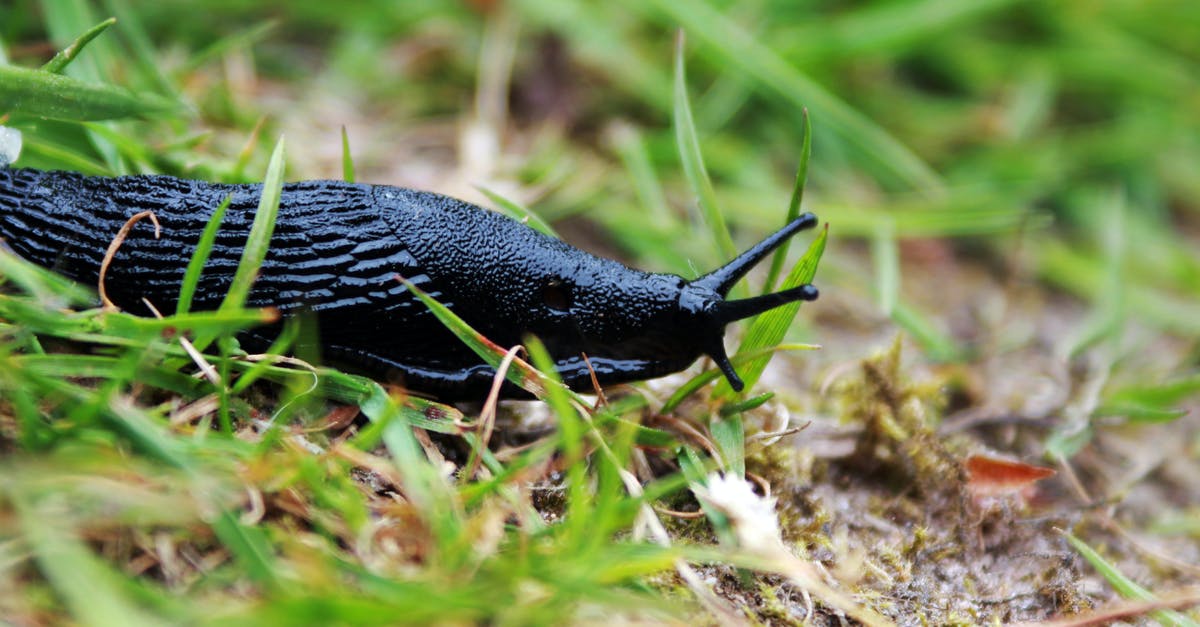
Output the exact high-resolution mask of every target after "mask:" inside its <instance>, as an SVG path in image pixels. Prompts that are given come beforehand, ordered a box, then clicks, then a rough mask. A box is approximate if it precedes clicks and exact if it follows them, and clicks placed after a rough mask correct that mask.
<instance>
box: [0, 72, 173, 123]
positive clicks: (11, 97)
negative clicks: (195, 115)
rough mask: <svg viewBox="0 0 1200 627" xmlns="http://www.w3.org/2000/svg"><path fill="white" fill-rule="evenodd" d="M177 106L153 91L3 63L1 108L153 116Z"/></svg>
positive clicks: (42, 113)
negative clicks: (127, 89) (137, 91)
mask: <svg viewBox="0 0 1200 627" xmlns="http://www.w3.org/2000/svg"><path fill="white" fill-rule="evenodd" d="M175 109H176V107H175V105H173V104H172V103H171V102H169V101H167V100H164V99H163V98H161V97H159V96H156V95H153V94H134V93H131V92H129V91H126V90H124V89H120V88H118V87H113V86H110V85H99V84H95V83H85V82H83V81H80V80H76V79H74V78H71V77H68V76H63V75H61V74H51V73H49V72H42V71H39V70H30V69H26V68H20V67H14V66H11V65H5V66H0V111H7V112H11V113H24V114H27V115H32V116H37V117H43V118H52V119H59V120H74V121H83V120H112V119H118V118H131V117H151V116H155V115H161V114H166V113H170V112H172V111H174V110H175Z"/></svg>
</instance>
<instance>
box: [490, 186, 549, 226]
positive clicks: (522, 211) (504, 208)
mask: <svg viewBox="0 0 1200 627" xmlns="http://www.w3.org/2000/svg"><path fill="white" fill-rule="evenodd" d="M476 189H478V190H479V191H480V193H482V194H483V195H484V196H487V197H488V199H489V200H491V201H492V202H493V203H495V204H496V208H497V209H499V210H500V213H503V214H504V215H506V216H508V217H510V218H512V219H514V220H516V221H517V222H520V223H522V224H525V225H527V226H529V227H530V228H532V229H533V230H535V231H540V232H542V233H545V234H546V235H549V236H551V237H558V234H557V233H555V232H554V227H552V226H550V224H549V223H547V222H546V221H545V220H543V219H542V218H541V216H539V215H538V214H537V213H535V212H534V211H533V210H532V209H530V208H529V207H526V206H525V205H522V204H521V203H518V202H516V201H515V200H509V199H508V198H505V197H504V196H501V195H500V194H498V193H496V192H494V191H492V190H490V189H488V188H486V187H482V186H477V187H476Z"/></svg>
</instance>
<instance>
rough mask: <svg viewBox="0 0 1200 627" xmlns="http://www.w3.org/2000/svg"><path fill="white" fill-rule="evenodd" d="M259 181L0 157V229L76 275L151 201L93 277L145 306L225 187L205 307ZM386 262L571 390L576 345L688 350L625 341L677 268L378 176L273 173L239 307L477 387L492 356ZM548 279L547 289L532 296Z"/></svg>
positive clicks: (225, 270) (178, 272)
mask: <svg viewBox="0 0 1200 627" xmlns="http://www.w3.org/2000/svg"><path fill="white" fill-rule="evenodd" d="M260 191H261V186H260V185H220V184H211V183H205V182H200V181H190V180H183V179H177V178H174V177H168V176H127V177H117V178H105V177H88V176H83V175H79V174H74V173H68V172H42V171H36V170H28V169H0V237H3V239H4V240H5V241H6V242H7V244H8V246H9V247H10V248H11V249H12V250H14V251H15V252H16V253H18V254H19V255H21V256H22V257H24V258H25V259H27V260H29V261H32V262H34V263H37V264H39V265H42V266H45V267H48V268H52V269H54V270H56V271H58V272H60V273H62V274H64V275H66V276H68V277H71V278H73V279H75V280H78V281H80V282H82V283H85V284H89V285H93V286H94V285H96V282H97V280H98V271H99V267H100V264H101V260H102V259H103V256H104V251H105V250H106V248H107V247H108V245H109V243H110V242H111V241H112V239H113V237H114V236H115V235H116V233H117V231H118V230H119V229H120V228H121V226H122V225H124V224H125V222H126V221H127V220H128V219H129V217H130V216H132V215H133V214H135V213H137V212H140V211H146V210H151V211H153V212H154V213H155V215H156V216H157V218H158V221H159V222H160V224H161V225H162V237H161V239H155V238H154V236H153V227H152V225H151V224H150V223H149V222H143V223H139V224H138V225H137V226H135V227H134V228H133V230H132V231H131V232H130V234H129V236H128V238H127V239H126V240H125V241H124V243H123V244H122V245H121V248H120V250H119V251H118V253H117V254H116V256H115V258H114V259H113V261H112V264H111V265H110V267H109V270H108V273H107V278H106V281H105V284H106V287H107V291H108V294H109V297H110V298H111V299H112V300H113V301H114V302H115V303H116V304H117V305H118V306H120V307H121V308H123V309H126V310H129V311H131V312H135V313H146V308H145V307H144V305H143V304H142V302H141V301H142V299H143V298H145V299H147V300H149V301H150V302H151V303H152V304H153V305H154V306H155V307H156V308H158V309H159V310H160V311H164V312H171V311H173V310H174V308H175V306H176V302H177V299H178V295H179V290H180V286H181V284H182V280H183V274H184V271H185V268H186V266H187V262H188V260H189V259H190V258H191V256H192V254H193V252H194V251H195V249H196V242H197V241H198V240H199V238H200V235H201V232H202V231H203V229H204V228H205V226H206V225H207V222H208V219H209V217H210V216H211V215H212V213H213V210H214V209H215V208H216V207H217V206H218V204H219V203H221V201H222V200H223V199H224V198H225V197H226V196H231V197H232V201H231V204H230V206H229V209H228V211H227V212H226V215H225V218H224V221H223V222H222V225H221V228H220V230H219V232H218V236H217V241H216V245H215V247H214V249H213V251H212V253H211V256H210V258H209V260H208V262H207V264H206V265H205V267H204V272H203V274H202V278H201V280H200V285H199V288H198V290H197V293H196V297H195V300H194V305H193V308H194V309H197V310H203V309H214V308H216V307H217V306H218V305H219V304H220V302H221V300H222V299H223V297H224V295H225V293H226V291H227V290H228V288H229V284H230V281H231V280H232V277H233V275H234V272H235V269H236V268H237V264H238V262H239V260H240V258H241V254H242V247H243V245H244V244H245V242H246V238H247V236H248V234H249V230H250V226H251V224H252V222H253V218H254V212H255V210H256V208H257V204H258V200H259V194H260ZM397 275H400V276H403V277H405V278H407V279H408V280H409V281H411V282H413V283H414V284H415V285H417V286H418V287H420V288H421V289H423V290H426V291H427V292H429V293H430V294H431V295H432V296H433V297H434V298H437V299H438V300H440V301H441V302H443V303H444V304H446V305H448V306H450V307H451V308H452V309H453V310H454V311H455V312H456V313H457V314H458V315H459V316H461V317H463V318H464V319H466V320H467V321H468V322H469V323H470V324H472V326H474V327H476V328H477V329H478V330H480V331H481V332H483V333H485V334H486V335H488V336H489V337H490V338H491V339H493V340H494V341H496V342H498V343H500V344H502V345H506V346H508V345H513V344H516V343H519V342H520V341H521V340H522V339H523V337H524V336H525V334H526V333H530V332H532V333H536V334H537V335H539V336H541V337H543V339H544V340H545V341H546V342H547V344H548V346H549V347H550V348H551V350H552V354H554V355H555V356H556V357H557V358H558V359H559V366H560V371H561V372H562V375H563V377H564V379H565V380H566V381H567V383H568V384H571V385H574V386H576V387H587V386H589V385H590V378H589V376H588V373H587V369H586V366H585V365H584V363H583V362H582V359H581V357H580V356H579V353H580V352H582V351H588V352H590V353H592V354H593V355H595V357H594V359H593V362H592V363H593V366H594V367H595V369H596V370H597V373H598V374H599V376H600V380H601V381H602V382H617V381H628V380H633V379H641V378H647V377H652V376H657V375H661V374H666V373H668V372H672V371H674V370H678V369H680V368H683V367H685V366H686V365H687V364H688V363H690V362H691V361H693V360H694V359H695V358H696V356H698V354H699V349H698V348H689V347H680V346H677V344H678V341H677V340H676V339H673V338H655V337H653V336H651V337H644V338H638V337H635V336H637V335H638V333H639V329H640V327H642V326H644V324H643V323H644V321H645V320H646V319H647V318H654V317H659V318H662V317H669V316H670V315H671V312H670V311H669V309H670V307H671V306H672V305H673V300H674V299H677V297H678V294H677V293H678V286H679V284H680V283H681V282H682V279H679V277H675V276H672V275H655V274H648V273H644V272H640V271H636V270H632V269H630V268H627V267H625V266H623V265H621V264H619V263H617V262H615V261H612V260H608V259H601V258H597V257H594V256H592V255H588V254H586V253H583V252H582V251H579V250H577V249H575V248H572V247H571V246H569V245H567V244H565V243H563V242H561V241H559V240H556V239H554V238H550V237H547V236H544V235H542V234H540V233H538V232H536V231H533V230H532V229H529V228H527V227H525V226H523V225H521V224H519V223H517V222H515V221H513V220H511V219H508V218H506V217H504V216H500V215H498V214H495V213H492V212H489V211H485V210H481V209H479V208H477V207H474V206H472V205H469V204H467V203H464V202H461V201H458V200H454V199H451V198H447V197H444V196H440V195H437V194H432V193H428V192H419V191H413V190H407V189H401V188H396V187H390V186H382V185H380V186H375V185H356V184H347V183H341V182H331V181H310V182H304V183H294V184H289V185H286V186H285V187H284V190H283V195H282V200H281V202H280V211H279V217H278V220H277V223H276V226H275V231H274V235H273V237H272V239H271V243H270V249H269V251H268V253H267V257H266V260H265V261H264V263H263V265H262V269H261V272H260V275H259V277H258V279H257V280H256V282H255V283H254V287H253V289H252V290H251V292H250V295H249V300H248V305H250V306H256V307H265V306H273V307H277V308H279V309H280V311H281V312H282V313H283V314H284V315H289V314H293V313H297V312H300V311H312V312H315V314H316V315H315V317H316V320H317V324H318V327H319V333H320V338H321V348H322V350H323V353H324V355H325V357H326V358H327V359H329V360H330V361H333V362H335V363H341V364H344V365H350V366H352V367H358V368H360V369H364V370H366V371H369V372H372V373H375V374H380V375H387V376H393V377H395V378H398V379H399V380H402V381H403V382H404V383H405V384H406V385H408V386H409V387H410V388H412V389H414V390H418V391H422V392H426V393H430V394H433V395H436V396H439V397H441V398H444V399H458V398H479V397H480V396H481V395H482V394H483V393H484V392H485V390H486V389H487V387H488V385H489V384H490V382H491V377H492V375H493V372H492V370H491V369H490V368H488V367H487V366H485V365H484V364H483V363H482V362H481V360H480V359H479V358H478V357H477V356H476V355H474V354H473V353H472V352H471V351H470V350H469V349H467V348H466V347H465V346H463V345H462V344H461V343H460V342H459V341H458V340H457V339H456V338H454V336H453V335H452V334H451V333H450V332H449V331H448V330H447V329H445V328H444V327H443V326H442V324H441V323H440V322H438V321H437V319H436V318H434V317H433V315H432V314H431V313H430V312H429V311H428V310H427V309H426V307H425V306H424V305H423V304H422V303H420V301H418V300H417V299H416V298H415V297H414V296H412V295H411V294H409V293H407V290H406V288H405V287H404V286H403V285H402V284H401V283H400V282H399V281H398V280H397V279H396V276H397ZM555 289H557V290H559V291H560V292H561V294H559V295H558V297H554V296H547V290H555ZM560 297H561V298H565V299H566V302H559V301H560V300H561V298H560ZM547 302H551V304H554V305H560V306H563V307H566V308H568V309H569V311H561V310H558V309H555V308H553V307H548V306H547ZM267 335H269V332H268V333H267ZM606 351H607V352H608V355H605V354H604V353H605V352H606ZM507 391H508V392H514V390H512V389H509V390H507Z"/></svg>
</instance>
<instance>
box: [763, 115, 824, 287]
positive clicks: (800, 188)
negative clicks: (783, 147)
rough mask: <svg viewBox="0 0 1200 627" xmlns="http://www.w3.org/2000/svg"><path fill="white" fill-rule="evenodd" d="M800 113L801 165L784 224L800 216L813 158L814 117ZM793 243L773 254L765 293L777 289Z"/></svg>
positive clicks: (783, 246) (787, 243) (787, 242)
mask: <svg viewBox="0 0 1200 627" xmlns="http://www.w3.org/2000/svg"><path fill="white" fill-rule="evenodd" d="M800 115H801V116H802V117H803V118H804V137H803V138H802V139H801V140H800V165H799V166H798V167H797V168H796V182H795V184H793V185H792V199H791V200H790V201H789V202H788V211H787V216H786V218H785V219H784V221H783V223H784V224H790V223H791V221H792V220H795V219H796V218H798V217H800V204H801V203H802V202H803V200H804V185H805V183H806V182H807V181H808V161H809V159H810V158H812V119H811V118H809V116H808V109H804V110H802V111H801V114H800ZM791 245H792V240H791V239H790V238H789V239H787V240H785V241H784V242H783V244H781V245H780V246H779V249H778V250H776V251H775V254H774V255H772V256H771V267H770V269H768V270H767V280H766V281H764V282H763V291H762V293H763V294H769V293H771V292H774V291H775V281H777V280H779V273H780V272H783V264H784V262H785V261H787V254H788V249H789V248H791Z"/></svg>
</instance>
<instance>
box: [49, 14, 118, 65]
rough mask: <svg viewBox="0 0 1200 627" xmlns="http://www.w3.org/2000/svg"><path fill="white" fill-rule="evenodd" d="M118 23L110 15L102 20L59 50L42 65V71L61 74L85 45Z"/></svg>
mask: <svg viewBox="0 0 1200 627" xmlns="http://www.w3.org/2000/svg"><path fill="white" fill-rule="evenodd" d="M116 23H117V18H115V17H110V18H108V19H107V20H104V21H103V22H100V23H99V24H97V25H95V26H93V27H91V28H89V29H88V30H87V31H86V32H84V33H83V34H82V35H80V36H79V38H77V39H76V40H75V41H74V42H72V43H71V45H69V46H67V47H66V48H63V49H62V50H59V51H58V53H57V54H55V55H54V58H53V59H50V60H49V61H47V62H46V64H45V65H43V66H42V71H43V72H49V73H51V74H61V73H62V71H63V70H64V69H66V67H67V66H68V65H70V64H71V62H72V61H74V60H75V57H77V56H79V53H80V52H81V51H82V50H83V48H84V46H87V45H88V43H89V42H91V41H92V40H93V39H95V38H96V36H97V35H99V34H100V33H103V32H104V31H105V30H106V29H107V28H108V27H109V26H112V25H113V24H116Z"/></svg>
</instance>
